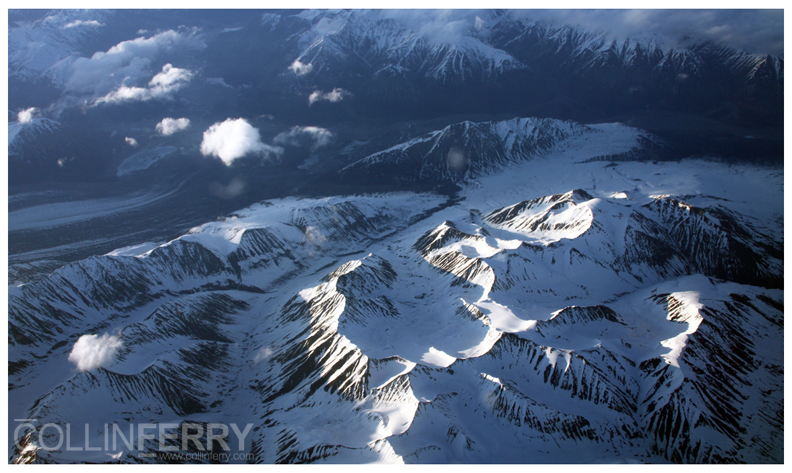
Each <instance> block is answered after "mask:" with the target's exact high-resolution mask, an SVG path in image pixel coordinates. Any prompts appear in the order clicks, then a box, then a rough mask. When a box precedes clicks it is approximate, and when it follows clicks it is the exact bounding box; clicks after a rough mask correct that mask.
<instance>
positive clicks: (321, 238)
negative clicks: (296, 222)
mask: <svg viewBox="0 0 792 473" xmlns="http://www.w3.org/2000/svg"><path fill="white" fill-rule="evenodd" d="M305 240H306V241H308V242H311V243H312V244H314V245H316V246H320V247H321V246H324V244H325V243H327V237H326V236H325V235H324V233H322V231H321V230H319V229H318V228H316V227H312V226H310V225H308V226H307V227H305Z"/></svg>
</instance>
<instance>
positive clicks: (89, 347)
mask: <svg viewBox="0 0 792 473" xmlns="http://www.w3.org/2000/svg"><path fill="white" fill-rule="evenodd" d="M123 345H124V344H123V342H122V341H121V339H120V338H118V337H116V336H113V335H110V334H107V333H106V334H104V335H102V336H101V337H100V336H98V335H83V336H81V337H80V338H79V339H78V340H77V342H76V343H75V344H74V347H73V348H72V351H71V353H70V354H69V361H71V362H72V363H74V364H75V365H77V369H78V370H80V371H88V370H92V369H94V368H98V367H100V366H101V367H107V366H109V365H110V364H111V363H112V362H113V361H114V360H115V357H116V355H117V354H118V351H119V350H120V349H121V347H122V346H123Z"/></svg>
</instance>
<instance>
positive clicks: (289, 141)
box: [272, 126, 335, 151]
mask: <svg viewBox="0 0 792 473" xmlns="http://www.w3.org/2000/svg"><path fill="white" fill-rule="evenodd" d="M334 137H335V135H333V133H332V132H331V131H330V130H328V129H327V128H320V127H317V126H295V127H292V129H291V130H289V131H284V132H283V133H279V134H278V135H277V136H275V138H274V139H273V140H272V142H273V143H274V144H276V145H281V146H295V147H297V146H303V145H306V144H310V146H311V151H316V150H317V149H318V148H321V147H322V146H327V145H329V144H330V143H332V141H333V138H334Z"/></svg>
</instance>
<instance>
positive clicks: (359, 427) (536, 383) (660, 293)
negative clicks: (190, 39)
mask: <svg viewBox="0 0 792 473" xmlns="http://www.w3.org/2000/svg"><path fill="white" fill-rule="evenodd" d="M647 142H651V136H650V135H648V134H647V133H645V132H642V131H641V130H637V129H635V128H630V127H627V126H624V125H620V124H600V125H588V126H585V125H580V124H577V123H574V122H564V121H555V120H538V119H533V118H528V119H515V120H510V121H505V122H482V123H473V122H463V123H459V124H456V125H452V126H449V127H447V128H444V129H442V130H438V131H435V132H432V133H430V134H428V135H426V136H424V137H421V138H418V139H415V140H412V141H409V142H407V143H404V144H402V145H399V146H396V147H394V148H391V149H389V150H385V151H383V152H381V153H377V154H374V155H372V156H370V157H368V158H366V159H364V160H363V161H360V162H358V163H356V164H355V165H353V166H352V167H350V168H348V169H347V170H346V171H345V172H351V170H354V169H367V170H369V171H370V170H371V169H378V166H388V165H390V164H392V162H393V161H394V160H395V161H398V163H399V166H398V169H404V170H405V171H404V172H405V174H404V179H407V178H410V179H419V178H420V179H424V178H425V179H432V180H435V181H438V182H442V181H444V180H451V181H452V182H455V183H458V184H459V185H460V186H461V190H460V192H459V193H458V195H457V196H456V197H455V198H448V197H441V196H437V195H433V194H420V193H407V192H402V193H388V194H377V195H356V196H347V197H332V198H324V199H319V198H314V199H307V198H305V199H298V198H285V199H277V200H270V201H265V202H262V203H260V204H257V205H255V206H253V207H250V208H246V209H244V210H240V211H238V212H236V213H234V214H233V215H229V216H227V217H225V218H221V219H218V220H216V221H213V222H209V223H207V224H205V225H202V226H199V227H196V228H194V229H193V230H192V231H191V232H189V233H188V234H186V235H184V236H182V237H180V238H177V239H175V240H172V241H170V242H168V243H165V244H162V245H157V246H155V247H153V248H152V247H151V245H143V246H140V247H138V248H137V249H135V248H129V249H122V250H119V251H116V252H113V253H111V254H108V255H104V256H95V257H92V258H89V259H86V260H83V261H79V262H76V263H72V264H69V265H66V266H64V267H63V268H60V269H58V270H56V271H55V272H53V273H52V274H51V275H50V276H49V277H47V278H45V279H43V280H41V281H38V282H34V283H30V284H26V285H21V286H18V287H13V288H11V289H10V291H9V410H10V411H12V412H15V414H14V415H15V416H18V417H19V418H30V419H36V422H35V423H34V424H33V425H32V426H28V427H26V430H21V431H20V432H19V437H20V438H21V443H20V445H19V447H18V448H17V447H15V446H14V445H10V447H11V449H12V450H11V451H12V458H11V461H12V462H16V463H29V462H72V461H75V462H124V463H127V462H129V463H156V462H165V461H167V460H166V457H165V456H163V452H162V447H161V446H160V445H159V444H158V443H157V441H156V440H153V439H151V438H149V439H146V438H140V439H138V438H137V437H136V438H135V442H134V445H135V447H134V448H129V447H128V446H125V445H124V444H123V443H121V444H119V445H118V446H117V447H113V449H111V450H112V451H90V450H88V449H87V448H84V449H83V448H82V447H88V444H90V445H94V446H95V445H102V444H103V442H104V441H105V438H106V433H105V431H103V430H102V428H101V427H102V426H103V425H104V424H116V425H120V426H121V429H122V430H123V431H124V432H129V430H128V428H127V427H128V426H133V425H137V424H141V423H153V424H160V425H176V426H180V425H182V424H185V423H197V424H199V425H202V426H204V427H205V426H207V425H209V424H210V423H217V422H224V423H230V422H236V423H239V424H240V425H244V424H245V423H248V422H252V423H253V424H254V427H253V428H252V431H251V433H250V435H249V436H247V437H246V440H245V442H244V445H243V446H242V450H243V451H244V452H245V453H248V454H250V458H249V460H248V461H251V462H256V463H259V462H260V463H272V462H279V463H308V462H320V463H362V462H388V463H447V462H464V463H515V462H516V463H599V462H623V461H635V462H666V461H670V462H679V463H687V462H736V463H740V462H749V463H754V462H780V461H783V460H782V459H783V299H784V296H783V290H782V287H783V237H782V234H781V230H780V228H779V226H778V225H777V222H778V221H782V220H783V205H782V201H781V198H780V197H781V195H782V194H783V191H782V189H783V172H782V171H778V170H772V169H769V168H759V167H753V166H750V165H739V164H734V165H728V164H721V163H715V162H711V161H701V160H685V161H680V162H659V163H654V164H653V163H651V162H647V161H643V162H625V161H619V160H618V159H615V160H611V159H603V156H606V157H611V156H616V157H618V156H622V155H624V154H625V153H631V152H634V151H635V150H636V149H640V148H641V147H642V146H645V145H646V143H647ZM488 150H489V151H488ZM452 155H454V156H452ZM459 156H461V158H460V157H459ZM438 157H439V158H438ZM452 158H453V159H452ZM458 159H461V160H462V161H460V162H464V163H465V165H466V167H465V168H464V170H463V171H460V172H459V173H458V174H453V171H454V169H453V165H452V164H453V163H455V162H457V160H458ZM389 163H390V164H389ZM382 169H391V170H392V169H395V168H394V167H391V168H387V167H386V168H382ZM369 171H367V172H369ZM84 335H101V336H103V337H104V338H97V339H96V340H101V343H103V344H104V345H102V347H106V348H107V352H110V353H112V354H113V356H108V357H103V358H102V360H101V361H102V362H101V363H99V364H93V365H91V364H88V362H89V361H92V360H94V358H91V357H89V356H88V355H90V353H88V354H86V353H83V352H82V351H81V350H77V349H76V348H75V345H76V343H77V342H78V340H81V337H82V336H84ZM97 343H99V342H97ZM70 356H71V357H72V361H73V363H72V362H70V361H69V358H70ZM80 362H85V363H84V364H83V365H81V364H80ZM75 365H77V366H81V368H80V369H78V368H76V367H75ZM47 423H54V424H58V425H65V424H72V425H79V426H82V425H83V424H89V426H91V429H89V430H87V432H88V433H87V434H86V436H85V437H83V435H82V433H81V434H80V435H78V436H74V438H72V443H71V445H72V446H73V447H76V448H80V450H71V451H67V450H59V451H51V450H47V449H44V448H42V445H40V444H39V442H40V441H43V442H44V443H45V444H47V445H50V444H54V443H56V442H57V439H56V438H55V430H54V429H52V428H50V429H48V430H46V432H42V431H41V426H43V425H45V424H47ZM15 428H16V425H10V426H9V431H10V433H11V434H13V433H14V429H15ZM167 428H169V429H172V430H173V431H174V434H175V435H176V436H175V437H174V441H175V442H179V441H181V440H183V439H181V438H180V437H179V435H181V434H180V432H181V429H175V428H173V427H167ZM10 437H11V442H13V435H10ZM85 438H87V441H88V444H85V443H84V442H85ZM137 440H140V441H141V442H143V447H144V448H143V449H142V450H138V449H137V447H136V446H137V445H138V444H137ZM195 458H199V457H195ZM188 461H189V460H188ZM193 461H199V460H195V459H193Z"/></svg>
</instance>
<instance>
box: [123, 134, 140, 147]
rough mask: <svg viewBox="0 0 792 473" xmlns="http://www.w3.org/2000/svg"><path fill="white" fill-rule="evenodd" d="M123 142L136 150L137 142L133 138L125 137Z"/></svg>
mask: <svg viewBox="0 0 792 473" xmlns="http://www.w3.org/2000/svg"><path fill="white" fill-rule="evenodd" d="M124 141H126V144H128V145H129V146H131V147H133V148H137V147H138V142H137V140H136V139H134V138H130V137H128V136H127V137H126V138H124Z"/></svg>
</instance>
